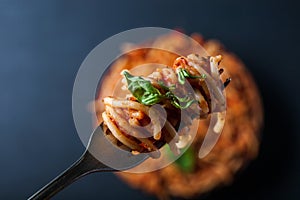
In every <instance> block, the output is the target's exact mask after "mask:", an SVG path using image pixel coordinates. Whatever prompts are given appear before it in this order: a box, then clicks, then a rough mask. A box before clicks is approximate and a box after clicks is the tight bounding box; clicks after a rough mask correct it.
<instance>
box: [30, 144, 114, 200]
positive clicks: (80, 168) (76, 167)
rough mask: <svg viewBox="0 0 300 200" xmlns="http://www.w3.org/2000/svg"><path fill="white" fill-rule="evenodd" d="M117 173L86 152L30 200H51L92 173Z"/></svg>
mask: <svg viewBox="0 0 300 200" xmlns="http://www.w3.org/2000/svg"><path fill="white" fill-rule="evenodd" d="M96 171H97V172H99V171H102V172H109V171H116V170H114V169H112V168H110V167H108V166H106V165H104V164H103V163H101V162H99V161H98V160H97V159H96V158H95V157H94V156H93V155H91V153H90V152H89V151H88V150H86V151H85V153H84V154H83V155H82V156H81V157H80V158H79V159H78V160H77V161H76V162H75V163H74V164H73V165H71V166H70V167H69V168H68V169H67V170H66V171H64V172H63V173H62V174H60V175H59V176H58V177H56V178H55V179H54V180H52V181H51V182H50V183H48V184H47V185H46V186H44V187H43V188H42V189H40V190H39V191H37V192H36V193H35V194H34V195H32V196H31V197H29V198H28V200H41V199H43V200H44V199H50V198H51V197H52V196H53V195H55V194H56V193H58V192H59V191H61V190H62V189H64V188H65V187H67V186H68V185H70V184H71V183H73V182H74V181H76V180H77V179H79V178H81V177H83V176H85V175H87V174H90V173H92V172H96Z"/></svg>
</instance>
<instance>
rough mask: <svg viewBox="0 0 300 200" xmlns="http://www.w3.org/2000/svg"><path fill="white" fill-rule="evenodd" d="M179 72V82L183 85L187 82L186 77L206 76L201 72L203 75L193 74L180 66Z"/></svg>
mask: <svg viewBox="0 0 300 200" xmlns="http://www.w3.org/2000/svg"><path fill="white" fill-rule="evenodd" d="M177 73H178V82H179V83H180V84H181V85H183V84H184V83H185V79H186V78H191V79H196V78H201V79H205V78H206V75H205V74H201V76H193V75H191V74H190V73H189V72H188V71H187V70H186V69H182V68H179V70H178V72H177Z"/></svg>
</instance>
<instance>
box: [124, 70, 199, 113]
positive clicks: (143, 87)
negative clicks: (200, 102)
mask: <svg viewBox="0 0 300 200" xmlns="http://www.w3.org/2000/svg"><path fill="white" fill-rule="evenodd" d="M123 75H124V76H125V78H126V81H127V85H128V90H129V91H130V92H131V93H132V95H133V96H134V97H135V98H136V99H137V100H138V101H139V102H140V103H142V104H144V105H147V106H150V105H154V104H157V103H160V102H161V101H163V100H169V101H170V102H171V104H172V105H173V106H174V107H176V108H179V109H186V108H188V107H189V106H190V105H192V104H193V103H195V102H197V101H196V100H195V99H191V98H190V97H188V96H186V97H184V98H181V97H179V96H177V95H175V94H174V92H173V90H174V89H175V85H172V86H170V87H168V86H166V85H164V84H163V82H162V81H159V82H158V84H159V85H160V87H161V89H162V90H163V91H164V92H163V94H162V93H161V92H160V91H159V90H158V89H157V88H155V87H154V86H153V85H152V84H151V82H150V81H148V80H145V79H143V78H142V77H140V76H132V75H131V74H129V73H128V72H127V71H124V72H123Z"/></svg>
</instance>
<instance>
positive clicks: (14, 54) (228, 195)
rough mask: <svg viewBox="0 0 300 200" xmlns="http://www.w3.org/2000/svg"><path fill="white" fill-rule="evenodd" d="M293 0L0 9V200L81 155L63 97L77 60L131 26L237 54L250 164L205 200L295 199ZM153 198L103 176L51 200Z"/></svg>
mask: <svg viewBox="0 0 300 200" xmlns="http://www.w3.org/2000/svg"><path fill="white" fill-rule="evenodd" d="M295 2H296V1H293V0H290V1H258V0H252V1H248V2H246V1H239V0H236V1H233V0H227V1H222V0H218V1H216V0H206V1H195V2H193V1H191V2H190V3H188V2H187V1H174V0H172V1H171V0H164V1H154V0H152V1H143V2H140V1H114V0H110V1H71V0H70V1H59V0H56V1H39V0H36V1H15V0H1V1H0V95H1V96H0V134H1V140H0V167H1V171H0V199H25V198H26V197H29V196H30V195H31V194H32V193H34V192H35V191H36V190H37V189H39V188H40V187H41V186H43V185H44V184H46V183H47V182H48V181H50V180H51V179H52V178H54V177H55V176H56V175H58V174H59V173H60V172H61V171H62V170H64V169H65V168H67V167H68V166H69V165H70V164H71V163H72V162H73V161H75V160H76V159H77V158H78V157H79V156H80V155H81V153H82V152H83V151H84V147H83V145H82V144H81V142H80V140H79V138H78V136H77V135H76V130H75V127H74V123H73V119H72V110H71V95H72V87H73V82H74V79H75V75H76V72H77V70H78V68H79V66H80V64H81V62H82V61H83V59H84V58H85V56H86V55H87V54H88V53H89V51H90V50H92V49H93V48H94V47H95V46H96V45H97V44H99V43H100V42H101V41H103V40H105V39H106V38H108V37H109V36H112V35H113V34H116V33H118V32H120V31H124V30H127V29H131V28H136V27H143V26H159V27H166V28H176V27H181V28H183V29H185V30H186V31H187V33H192V32H201V33H202V34H203V35H204V36H205V37H207V38H217V39H220V40H221V41H222V42H223V43H224V44H225V45H226V47H227V48H228V49H230V50H232V51H234V52H235V53H237V54H238V56H240V57H241V58H242V59H243V60H244V61H245V63H246V64H247V66H248V67H249V69H250V71H251V72H252V73H253V74H254V77H255V79H256V80H257V83H258V85H259V88H260V90H261V93H262V96H263V98H264V104H265V118H266V119H265V128H264V130H263V133H264V137H263V143H262V148H261V153H260V156H259V158H258V159H257V160H256V161H255V162H253V163H252V164H251V165H250V166H249V168H248V170H247V171H245V172H244V173H242V174H241V175H240V176H239V178H238V179H237V180H236V182H235V183H234V184H233V186H231V187H229V188H225V189H221V190H219V191H218V192H215V193H213V194H211V195H209V196H207V197H206V199H208V200H211V199H274V200H275V199H298V198H299V197H300V190H299V185H300V162H299V161H298V158H299V152H300V147H299V145H300V135H299V134H300V121H299V114H300V105H299V102H300V95H299V83H300V81H299V73H300V66H299V60H298V59H299V44H300V42H299V40H300V39H299V38H300V37H299V35H300V29H299V27H300V22H299V14H298V13H299V6H298V5H296V3H295ZM124 197H126V198H125V199H127V198H128V199H129V198H130V199H155V198H154V197H149V196H147V195H146V194H143V193H142V192H139V191H135V190H132V189H130V188H129V187H128V186H127V185H125V184H124V183H123V182H121V181H119V180H118V179H117V178H116V177H115V176H114V175H113V174H109V173H107V174H105V173H104V174H101V173H98V174H93V175H90V176H87V177H85V178H83V179H81V180H79V181H77V182H76V183H74V184H73V185H71V186H70V187H68V188H67V189H65V190H64V191H63V192H61V193H60V194H58V195H57V196H56V197H55V198H54V199H71V198H73V199H120V198H122V199H123V198H124Z"/></svg>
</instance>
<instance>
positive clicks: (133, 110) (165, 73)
mask: <svg viewBox="0 0 300 200" xmlns="http://www.w3.org/2000/svg"><path fill="white" fill-rule="evenodd" d="M221 59H222V57H221V56H215V57H199V56H198V55H196V54H191V55H189V56H187V57H182V56H181V57H179V58H177V59H176V60H175V61H174V64H173V66H172V67H165V68H157V69H156V70H155V71H154V72H153V73H151V74H150V75H148V76H147V77H141V76H133V75H131V74H130V72H128V71H126V70H125V71H123V72H122V75H123V76H124V79H123V80H122V83H123V84H124V85H123V87H122V89H123V90H128V91H130V93H129V94H128V95H127V97H126V98H123V99H120V98H117V97H111V96H110V97H105V98H104V99H103V103H104V105H105V111H104V112H103V113H102V118H103V121H104V130H105V135H106V137H107V138H108V139H109V140H110V141H111V142H112V143H113V144H115V145H117V146H119V147H120V148H123V149H126V150H128V151H131V152H132V153H151V154H150V155H152V157H159V155H160V153H159V148H160V147H162V146H163V145H164V144H166V143H167V144H168V145H169V146H170V148H171V150H172V151H173V153H174V154H179V153H180V149H181V148H184V147H185V146H186V145H187V144H188V141H189V140H190V139H191V138H190V135H189V126H190V125H191V124H192V121H193V120H194V119H204V118H207V116H208V115H209V114H210V113H211V112H216V111H220V109H221V110H222V109H225V98H224V96H223V93H222V88H221V87H218V86H219V83H220V79H219V75H220V74H221V73H222V71H223V70H222V69H219V70H218V69H217V67H218V65H219V63H220V61H221ZM226 84H227V83H226ZM208 87H209V88H212V91H210V90H209V89H208ZM212 95H214V98H215V99H217V102H216V104H217V106H216V105H215V104H212ZM154 105H160V106H159V107H156V106H154ZM162 109H163V110H164V111H165V112H166V115H164V111H163V110H162ZM183 111H184V112H183ZM220 120H221V118H220ZM179 123H184V126H181V127H178V125H179Z"/></svg>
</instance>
